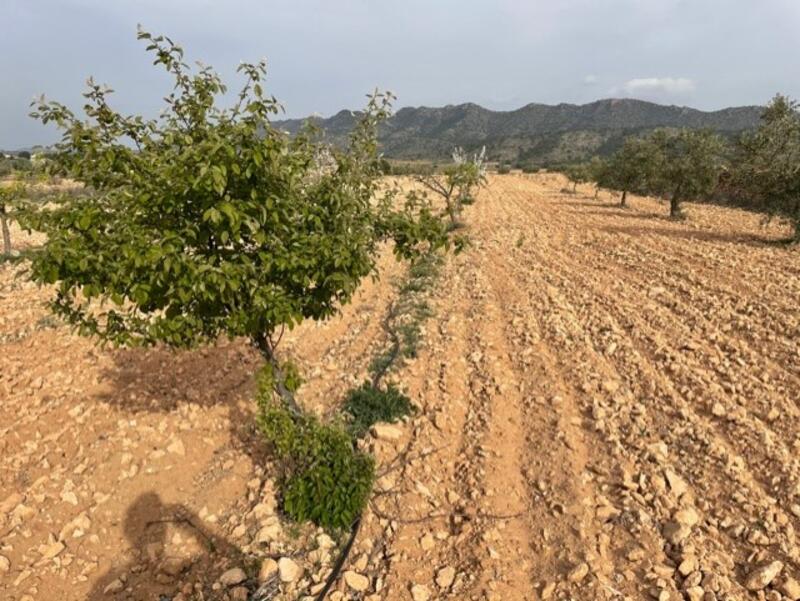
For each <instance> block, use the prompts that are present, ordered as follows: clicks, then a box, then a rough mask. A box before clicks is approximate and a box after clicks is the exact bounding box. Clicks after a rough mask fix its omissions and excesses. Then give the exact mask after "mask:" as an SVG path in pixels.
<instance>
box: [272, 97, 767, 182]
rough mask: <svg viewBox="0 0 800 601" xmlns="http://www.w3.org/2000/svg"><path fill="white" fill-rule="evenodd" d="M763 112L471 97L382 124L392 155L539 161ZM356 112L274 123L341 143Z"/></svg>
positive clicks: (574, 157)
mask: <svg viewBox="0 0 800 601" xmlns="http://www.w3.org/2000/svg"><path fill="white" fill-rule="evenodd" d="M762 110H763V108H762V107H758V106H742V107H732V108H726V109H722V110H718V111H700V110H697V109H693V108H689V107H683V106H665V105H660V104H655V103H652V102H646V101H643V100H634V99H627V98H626V99H606V100H598V101H596V102H592V103H589V104H583V105H576V104H558V105H546V104H527V105H525V106H523V107H522V108H519V109H516V110H513V111H493V110H489V109H486V108H483V107H482V106H479V105H477V104H473V103H466V104H459V105H448V106H444V107H440V108H429V107H406V108H402V109H400V110H398V111H397V112H396V113H395V114H394V115H393V116H392V117H390V118H389V119H388V120H387V121H386V122H385V123H384V124H383V125H382V126H381V128H380V130H379V140H380V143H381V150H382V152H383V153H384V155H385V156H386V157H387V158H390V159H401V160H425V161H441V160H447V159H448V158H449V156H450V154H451V152H452V149H453V147H455V146H461V147H463V148H465V149H466V150H468V151H471V150H475V149H478V148H480V147H481V146H484V145H485V146H486V148H487V152H488V156H489V157H490V158H491V159H492V160H495V161H499V162H503V163H508V164H510V165H512V166H517V167H540V166H547V165H552V164H557V163H567V162H574V161H582V160H586V159H588V158H589V157H591V156H593V155H600V156H604V155H608V154H610V153H611V152H613V151H614V150H615V149H616V148H618V147H619V146H620V144H621V143H622V141H623V140H624V138H625V137H626V136H629V135H635V134H641V133H645V132H647V131H649V130H652V129H655V128H659V127H669V128H681V127H689V128H711V129H713V130H715V131H717V132H718V133H720V134H721V135H723V136H726V137H734V136H736V135H738V134H739V133H740V132H742V131H744V130H747V129H751V128H753V127H755V126H756V125H757V124H758V121H759V117H760V115H761V111H762ZM358 117H359V113H358V112H354V111H348V110H343V111H340V112H338V113H336V114H335V115H333V116H332V117H329V118H322V117H310V118H308V119H287V120H283V121H277V122H275V125H276V126H277V127H280V128H282V129H284V130H286V131H289V132H290V133H292V134H294V133H296V132H297V131H299V130H300V128H301V127H302V126H303V124H304V123H305V122H306V121H311V122H312V123H314V124H315V125H316V126H318V127H319V128H320V129H321V130H322V132H323V135H324V136H325V137H326V139H327V140H329V141H330V142H331V143H333V144H338V145H343V144H346V142H347V136H348V134H349V132H350V131H351V129H352V127H353V125H354V124H355V122H356V120H357V119H358Z"/></svg>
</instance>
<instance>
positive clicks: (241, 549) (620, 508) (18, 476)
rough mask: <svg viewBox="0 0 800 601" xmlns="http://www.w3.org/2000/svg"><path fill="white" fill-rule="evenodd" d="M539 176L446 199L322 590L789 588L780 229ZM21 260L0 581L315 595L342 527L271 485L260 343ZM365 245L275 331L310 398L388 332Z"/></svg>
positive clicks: (2, 339) (790, 499)
mask: <svg viewBox="0 0 800 601" xmlns="http://www.w3.org/2000/svg"><path fill="white" fill-rule="evenodd" d="M565 183H566V180H565V179H564V178H563V177H562V176H560V175H556V174H537V175H532V176H522V175H508V176H491V177H490V181H489V184H488V186H487V187H485V188H483V189H482V190H481V191H480V193H479V196H478V199H477V202H476V203H475V204H474V205H473V206H469V207H466V209H465V211H464V222H465V224H466V228H465V231H466V234H467V235H468V237H469V240H470V244H469V245H468V247H467V248H466V250H465V251H464V252H462V253H460V254H458V255H455V256H451V257H449V258H448V260H447V261H446V262H445V264H444V266H443V267H442V273H441V274H440V276H439V281H438V282H437V283H436V286H435V288H434V290H433V291H432V292H431V299H430V303H431V306H432V308H433V312H434V317H432V318H431V319H430V320H428V321H427V322H426V324H425V325H424V330H423V333H422V340H421V342H420V348H419V352H418V354H417V356H416V357H415V358H409V359H406V360H405V361H404V364H403V366H402V367H401V369H399V371H398V372H397V373H396V374H395V377H396V379H397V380H398V383H399V384H400V385H401V386H402V387H403V388H404V389H405V390H406V391H407V393H408V395H409V396H410V398H411V399H412V401H413V402H414V404H415V405H416V406H417V407H418V411H417V412H416V413H415V414H414V415H412V416H411V417H409V418H408V419H407V421H406V422H404V423H400V424H394V425H392V426H386V427H383V428H378V429H376V430H375V431H374V432H373V434H372V435H370V436H369V437H368V438H367V439H365V440H364V441H362V442H361V443H360V444H363V445H364V446H365V447H369V449H370V450H371V451H372V452H373V453H374V454H375V456H376V458H377V475H378V479H377V482H376V486H375V494H374V495H373V498H372V500H371V502H370V504H369V506H368V508H367V510H366V513H365V516H364V518H363V523H362V526H361V533H360V535H359V536H358V538H357V539H356V542H355V547H354V549H353V550H352V552H351V553H350V555H349V559H348V563H347V565H346V566H345V571H344V576H343V578H341V579H339V580H338V582H337V585H336V586H337V590H336V591H334V592H333V593H332V594H330V597H329V598H331V599H337V596H338V599H350V598H356V599H362V598H366V599H388V600H394V599H398V600H399V599H408V598H410V597H411V596H412V595H413V598H414V599H415V601H416V600H418V599H438V598H452V599H490V600H495V599H496V600H501V599H533V598H537V596H538V598H553V599H556V598H577V599H619V598H626V597H627V598H631V599H641V598H648V597H650V596H652V598H657V599H680V598H690V599H702V598H704V597H703V595H708V594H712V595H715V596H716V598H720V599H724V598H731V599H739V598H746V595H747V593H746V592H745V591H746V589H748V588H749V589H751V590H754V591H755V590H763V589H765V588H766V587H767V584H763V583H764V582H769V586H770V587H772V588H774V589H775V590H779V591H781V593H782V594H783V595H784V596H786V597H788V598H791V599H796V598H800V584H798V582H797V581H796V580H794V578H796V577H798V576H800V574H798V573H797V571H796V570H797V569H798V567H800V548H798V546H797V542H796V539H795V528H796V526H797V524H798V520H800V494H799V491H800V489H799V488H798V486H800V465H798V463H797V452H798V445H800V439H798V432H800V410H798V407H797V404H796V400H797V399H798V398H800V318H799V317H798V313H797V299H798V298H800V263H798V248H797V247H796V245H795V246H794V247H792V246H787V245H786V244H785V243H783V242H781V240H783V239H784V238H786V236H787V235H788V234H789V233H790V230H789V229H788V228H787V229H784V227H783V226H782V225H781V224H780V223H778V222H773V223H772V224H770V225H769V226H768V227H764V226H762V224H761V220H760V217H759V216H758V215H756V214H753V213H748V212H744V211H740V210H736V209H731V208H723V207H717V206H713V205H703V204H695V203H685V206H684V208H685V210H686V212H687V213H688V219H687V220H685V221H674V220H669V219H667V218H666V208H665V206H664V203H659V202H657V201H655V200H653V199H649V198H643V197H639V196H633V197H631V196H629V200H628V203H629V208H628V209H620V208H618V207H617V206H616V205H617V203H618V199H617V198H616V197H612V196H611V195H610V194H609V193H608V192H605V191H602V192H601V193H600V195H599V197H598V198H597V199H593V194H594V189H593V188H591V187H590V186H588V185H584V186H579V187H578V188H577V193H576V194H566V193H564V192H563V191H562V190H563V189H564V186H565ZM12 233H13V238H14V239H15V240H19V243H18V244H19V245H20V246H21V247H23V248H24V247H25V245H28V244H31V243H33V242H36V240H31V239H29V238H26V237H25V235H24V234H21V233H20V232H18V231H16V230H15V231H13V232H12ZM25 265H26V264H25V263H24V262H23V263H17V264H15V263H5V264H2V266H0V343H1V344H2V347H1V348H2V355H0V396H2V397H3V398H4V402H3V403H2V404H1V405H0V433H2V434H1V435H0V449H2V453H1V454H0V473H1V474H2V477H0V556H2V558H0V596H2V597H3V598H9V599H15V600H18V599H19V600H21V599H25V598H33V599H64V600H72V599H74V600H76V601H77V600H79V599H86V598H89V599H92V600H94V599H104V598H112V596H113V595H121V596H127V597H128V598H131V599H146V598H147V599H149V598H158V597H157V595H159V594H165V595H181V596H182V598H183V599H185V600H189V599H193V598H195V595H199V594H201V593H202V594H203V595H205V596H204V597H199V596H198V597H196V598H206V599H208V598H216V597H215V596H214V595H216V596H219V597H220V598H222V595H226V596H228V597H229V598H232V599H236V598H244V599H246V598H247V594H248V591H249V590H250V591H251V590H253V589H255V588H257V586H258V583H263V582H274V583H275V587H276V590H277V588H280V590H281V593H280V594H282V595H285V597H283V598H287V599H289V598H298V597H299V598H302V597H303V596H304V595H313V594H314V593H315V592H316V591H318V590H319V589H320V588H321V587H320V583H321V582H323V581H324V579H325V578H326V576H327V575H328V573H329V572H330V570H331V567H332V563H333V561H334V559H335V555H336V551H337V547H340V546H341V541H338V540H337V541H334V540H331V539H330V538H329V537H328V536H327V535H326V534H323V533H322V531H321V530H317V529H315V528H314V527H313V526H310V525H308V524H306V525H300V526H295V525H292V524H291V523H288V522H287V521H286V520H285V519H284V517H283V516H282V515H281V512H280V511H279V509H278V508H277V506H276V489H277V482H276V478H277V467H276V465H275V464H274V462H273V459H272V458H271V456H270V455H269V453H268V452H267V451H266V449H265V447H264V444H263V439H262V438H261V437H260V436H259V434H258V433H257V432H256V428H255V425H254V419H253V418H254V412H255V407H254V404H253V401H252V398H253V392H254V381H253V372H254V370H255V369H256V367H257V365H259V363H260V357H259V355H258V353H257V351H255V350H254V349H253V348H252V347H251V346H249V345H247V344H245V343H244V342H241V341H238V340H234V341H227V340H223V341H220V342H218V343H217V344H216V345H214V346H211V347H206V348H201V349H198V350H193V351H178V352H175V351H168V350H164V349H161V348H156V349H151V350H141V349H131V350H114V349H110V348H104V347H99V346H96V345H95V343H94V342H93V341H92V340H89V339H85V338H80V337H78V336H75V335H73V334H71V333H70V331H69V330H68V328H66V327H65V326H63V325H61V324H60V323H59V322H57V321H55V320H53V318H52V317H50V316H49V314H48V312H47V309H46V308H45V307H44V302H45V301H46V300H47V299H48V298H49V297H48V291H47V290H46V289H42V288H37V287H36V286H35V285H34V284H32V283H29V282H27V281H26V279H25V278H23V277H19V275H20V274H21V272H22V271H23V270H24V269H25ZM379 266H380V274H381V278H380V280H378V281H375V282H373V281H369V280H368V281H366V282H365V284H364V285H363V286H362V287H361V289H360V290H359V292H358V293H357V295H356V297H355V299H354V301H353V303H352V304H350V305H347V306H345V307H344V308H343V310H342V312H341V314H340V315H339V316H337V317H335V318H333V319H330V320H327V321H324V322H321V323H316V322H311V321H308V322H305V323H304V324H303V325H301V326H300V327H298V328H296V329H294V330H292V331H291V332H289V333H287V334H286V341H285V342H284V345H285V347H284V348H283V349H282V352H285V353H286V354H287V355H288V356H290V357H291V358H292V359H293V360H294V361H295V362H296V363H297V365H298V366H299V367H300V370H301V372H302V373H303V374H304V377H305V380H306V383H305V384H304V386H303V387H302V388H300V390H299V391H298V400H299V402H300V403H301V404H302V406H303V407H304V408H305V409H306V410H308V411H310V412H313V413H316V414H319V415H326V414H328V413H329V412H330V411H332V410H333V408H334V406H335V404H336V403H337V402H338V401H339V400H340V399H341V397H342V396H343V395H344V394H345V393H346V391H347V390H348V389H350V388H351V387H353V386H354V385H357V384H358V383H359V382H361V381H362V380H363V379H364V378H365V377H366V376H367V373H368V369H369V362H370V358H371V357H372V355H373V354H374V353H375V352H376V351H378V350H379V349H380V348H381V346H382V345H383V344H384V343H385V337H386V333H385V331H384V330H383V328H382V327H381V324H382V317H383V316H384V315H385V314H386V312H387V311H388V309H389V307H390V305H391V303H392V302H393V300H394V299H395V297H396V295H397V288H396V286H394V285H393V282H394V281H395V280H396V279H397V278H401V277H402V276H403V269H404V268H403V266H402V264H399V263H396V262H395V261H394V260H393V259H392V257H391V255H390V253H389V252H388V250H387V251H386V252H384V253H383V254H381V256H380V259H379ZM287 560H288V561H287ZM776 562H780V563H776ZM273 564H274V565H273ZM779 568H780V570H779V572H780V573H779V574H778V576H777V577H776V578H774V579H773V578H768V576H769V575H770V572H771V571H776V570H778V569H779ZM237 570H240V572H239V571H237ZM276 575H277V577H273V576H276ZM773 576H774V575H773ZM762 584H763V586H762ZM679 591H680V592H679ZM759 594H762V595H763V594H764V593H759ZM237 595H239V597H237ZM242 595H244V597H242ZM370 595H373V597H371V596H370ZM426 595H427V596H426ZM26 596H28V597H26ZM121 598H122V597H121ZM169 598H173V599H178V597H177V596H170V597H169ZM268 598H269V597H268ZM312 598H313V597H312ZM705 598H714V597H705Z"/></svg>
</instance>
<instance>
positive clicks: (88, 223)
mask: <svg viewBox="0 0 800 601" xmlns="http://www.w3.org/2000/svg"><path fill="white" fill-rule="evenodd" d="M138 37H139V38H140V39H141V40H144V41H145V42H146V43H147V44H148V46H147V50H148V51H150V52H152V53H153V55H154V58H155V60H154V64H156V65H160V66H162V67H163V68H164V69H166V71H167V72H168V73H169V74H171V76H172V78H173V80H174V83H175V87H174V90H173V91H172V93H170V94H169V95H168V96H167V97H166V99H165V100H166V104H167V105H166V109H165V111H164V112H163V114H162V115H161V117H159V118H158V119H145V118H143V117H141V116H126V115H123V114H121V113H119V112H117V111H116V110H115V109H114V108H113V107H112V106H111V103H110V95H111V93H112V90H110V89H108V88H105V87H103V86H101V85H98V84H96V83H94V82H93V81H91V80H90V81H89V88H88V90H87V91H86V93H85V94H84V96H85V98H86V104H85V107H84V112H85V115H86V119H82V118H79V117H78V116H76V115H75V114H73V112H72V111H70V110H69V109H68V108H67V107H65V106H64V105H62V104H59V103H57V102H48V101H46V100H45V99H44V98H42V99H41V100H39V101H38V102H36V103H35V110H34V112H33V113H32V114H33V116H34V117H36V118H38V119H40V120H41V121H42V122H44V123H49V122H52V123H55V124H56V125H58V126H59V128H60V129H61V130H62V131H63V137H62V141H61V143H60V144H59V146H58V154H57V157H56V159H55V161H54V163H55V165H56V168H57V169H58V170H59V171H60V172H61V173H63V174H65V175H67V176H68V177H70V178H72V179H74V180H77V181H79V182H82V183H83V184H85V188H84V189H83V192H82V193H81V194H80V195H78V196H77V197H75V198H70V199H69V200H68V201H64V202H61V203H60V204H59V205H58V206H57V207H56V208H54V209H48V210H44V211H40V212H39V214H38V216H37V219H36V220H35V223H34V226H35V227H37V228H38V229H41V230H43V231H45V232H46V233H47V243H46V244H45V246H44V248H43V249H42V251H41V252H40V253H38V254H37V255H36V256H35V257H34V259H33V263H32V277H33V278H34V279H35V280H37V281H39V282H41V283H48V284H55V286H56V293H55V298H54V300H53V302H52V307H53V309H54V311H55V312H56V313H57V314H59V315H61V316H63V317H64V318H66V319H67V320H68V321H69V322H71V323H72V324H74V326H76V327H77V329H78V330H79V331H80V332H81V333H83V334H89V335H95V336H98V337H100V338H102V339H104V340H107V341H110V342H112V343H115V344H120V345H150V344H155V343H159V342H160V343H166V344H168V345H172V346H179V347H185V346H191V345H194V344H198V343H202V342H205V341H209V340H212V339H214V338H216V337H218V336H219V335H222V334H224V335H228V336H246V337H248V338H250V339H251V340H252V341H253V343H254V344H255V345H256V346H257V347H258V348H259V349H260V350H261V352H262V353H263V354H264V355H265V356H266V357H267V358H268V359H270V360H273V359H274V352H273V351H274V345H275V342H276V341H275V339H274V336H276V335H277V332H278V331H279V330H282V328H283V327H292V326H294V325H296V324H298V323H299V322H300V321H302V320H303V319H307V318H311V319H324V318H326V317H328V316H331V315H332V314H334V313H335V312H336V311H337V310H338V308H339V307H340V306H341V305H342V304H343V303H347V302H348V301H349V300H350V299H351V297H352V295H353V293H354V292H355V290H356V289H357V287H358V285H359V283H360V282H361V280H362V279H363V278H364V277H366V276H368V275H370V274H374V272H375V266H376V253H377V250H378V247H379V245H380V243H381V242H383V241H386V240H391V241H393V242H394V248H395V252H396V253H397V255H398V256H399V257H410V256H413V255H414V254H415V253H417V252H420V251H421V250H423V249H428V248H430V247H431V246H432V247H438V246H442V245H445V244H446V243H447V238H446V227H445V224H444V223H443V222H442V221H441V220H440V219H438V218H437V217H436V216H435V215H434V214H433V212H432V210H431V209H430V207H428V206H427V205H425V204H421V203H420V200H419V199H414V200H413V201H410V202H408V203H405V204H404V203H401V202H399V201H398V199H397V198H396V196H395V194H394V193H392V191H391V190H384V189H382V188H381V186H380V184H379V180H378V177H379V176H380V174H381V173H380V172H381V169H380V167H381V165H380V157H379V155H378V153H377V141H376V128H377V124H378V123H379V122H380V121H381V120H382V119H384V118H385V117H386V116H387V115H388V114H389V111H390V101H391V96H390V95H382V94H378V93H376V94H374V95H373V96H371V97H370V100H369V103H368V104H367V107H366V109H365V110H364V112H363V113H362V114H361V116H360V120H359V122H358V125H357V127H356V128H355V129H354V131H353V133H352V135H351V137H350V144H349V147H348V148H346V149H343V150H340V149H335V148H327V147H324V146H323V145H322V144H321V143H319V142H317V141H315V138H314V136H313V135H312V134H311V132H308V131H305V132H303V133H301V134H299V135H297V136H295V137H289V136H288V135H286V134H284V133H283V132H281V131H279V130H278V129H276V128H274V127H272V125H271V124H270V117H271V116H272V115H273V114H275V113H277V112H278V111H279V109H280V107H279V104H278V102H277V101H276V100H275V98H274V97H272V96H270V95H268V94H267V93H266V92H265V91H264V88H263V87H262V86H263V78H264V76H265V74H266V64H265V62H263V61H262V62H259V63H256V64H249V63H244V64H242V65H240V66H239V69H238V72H239V73H241V74H242V75H243V76H244V79H245V83H244V85H243V87H242V88H241V90H240V91H239V93H238V95H237V96H236V101H235V102H234V104H233V105H232V106H230V107H220V106H219V102H220V100H219V97H220V96H222V95H223V94H224V93H225V92H226V87H225V85H224V84H223V82H222V80H221V79H220V77H219V76H218V75H217V74H216V73H215V72H214V71H213V70H212V69H211V68H209V67H205V66H201V67H199V68H198V69H196V70H192V69H190V68H189V66H188V65H187V64H186V63H185V62H184V58H183V57H184V53H183V50H182V49H181V48H180V47H179V46H178V45H176V44H174V43H173V42H172V41H171V40H170V39H169V38H166V37H163V36H158V37H155V36H152V35H151V34H149V33H147V32H144V31H140V32H139V35H138Z"/></svg>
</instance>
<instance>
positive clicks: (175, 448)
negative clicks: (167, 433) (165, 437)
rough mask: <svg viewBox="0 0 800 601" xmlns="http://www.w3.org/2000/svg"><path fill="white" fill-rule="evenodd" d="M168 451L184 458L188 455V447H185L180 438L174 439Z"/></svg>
mask: <svg viewBox="0 0 800 601" xmlns="http://www.w3.org/2000/svg"><path fill="white" fill-rule="evenodd" d="M167 451H169V452H170V453H172V454H173V455H180V456H181V457H183V456H184V455H186V447H185V446H183V441H181V439H180V438H176V439H174V440H173V441H172V442H171V443H169V445H168V446H167Z"/></svg>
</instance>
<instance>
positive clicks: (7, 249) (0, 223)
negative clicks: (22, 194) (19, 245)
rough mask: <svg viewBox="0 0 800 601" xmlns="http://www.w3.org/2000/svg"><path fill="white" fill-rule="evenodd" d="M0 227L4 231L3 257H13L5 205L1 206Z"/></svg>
mask: <svg viewBox="0 0 800 601" xmlns="http://www.w3.org/2000/svg"><path fill="white" fill-rule="evenodd" d="M0 227H2V229H3V255H5V256H6V257H8V256H10V255H11V232H10V231H9V229H8V216H7V214H6V207H5V206H4V205H0Z"/></svg>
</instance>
